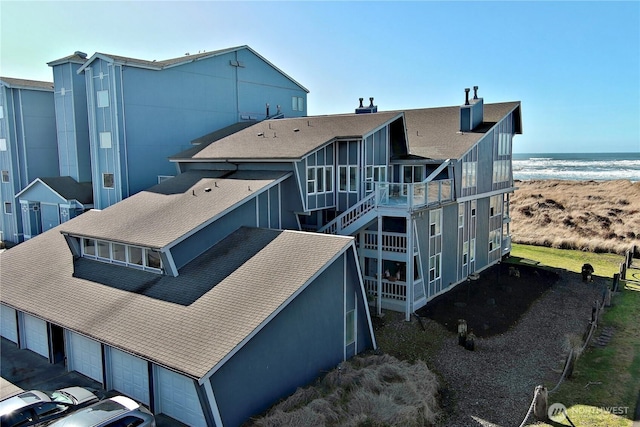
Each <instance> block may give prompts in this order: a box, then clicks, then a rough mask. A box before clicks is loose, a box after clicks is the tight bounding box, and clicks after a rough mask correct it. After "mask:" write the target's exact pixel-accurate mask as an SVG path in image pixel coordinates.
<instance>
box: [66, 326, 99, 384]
mask: <svg viewBox="0 0 640 427" xmlns="http://www.w3.org/2000/svg"><path fill="white" fill-rule="evenodd" d="M69 350H70V352H71V355H70V357H69V360H70V366H69V369H71V370H72V371H78V372H80V373H81V374H83V375H86V376H88V377H89V378H92V379H94V380H96V381H98V382H99V383H102V346H101V345H100V343H99V342H98V341H94V340H92V339H90V338H87V337H85V336H82V335H79V334H76V333H74V332H69Z"/></svg>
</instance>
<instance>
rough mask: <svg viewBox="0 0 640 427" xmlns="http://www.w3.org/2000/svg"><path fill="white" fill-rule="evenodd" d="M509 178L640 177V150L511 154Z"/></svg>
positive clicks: (575, 178) (612, 178) (609, 178)
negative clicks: (511, 169)
mask: <svg viewBox="0 0 640 427" xmlns="http://www.w3.org/2000/svg"><path fill="white" fill-rule="evenodd" d="M513 157H514V159H513V178H514V179H517V180H521V181H524V180H533V179H563V180H577V181H589V180H594V181H609V180H617V179H626V180H630V181H633V182H638V181H640V154H636V153H622V154H612V153H598V154H595V153H593V154H592V153H589V154H584V153H580V154H530V155H524V154H514V156H513Z"/></svg>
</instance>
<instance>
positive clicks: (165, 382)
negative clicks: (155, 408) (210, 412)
mask: <svg viewBox="0 0 640 427" xmlns="http://www.w3.org/2000/svg"><path fill="white" fill-rule="evenodd" d="M157 373H158V394H159V396H158V397H159V399H158V400H159V407H160V408H159V412H161V413H163V414H166V415H169V416H170V417H172V418H175V419H176V420H178V421H181V422H183V423H185V424H188V425H190V426H192V427H200V426H206V425H207V423H206V421H205V419H204V415H203V414H202V408H201V407H200V400H198V395H197V393H196V386H195V384H194V382H193V380H192V379H190V378H187V377H185V376H184V375H180V374H177V373H175V372H173V371H170V370H168V369H164V368H161V367H158V370H157Z"/></svg>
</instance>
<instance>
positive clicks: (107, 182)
mask: <svg viewBox="0 0 640 427" xmlns="http://www.w3.org/2000/svg"><path fill="white" fill-rule="evenodd" d="M113 186H114V183H113V174H112V173H103V174H102V187H104V188H113Z"/></svg>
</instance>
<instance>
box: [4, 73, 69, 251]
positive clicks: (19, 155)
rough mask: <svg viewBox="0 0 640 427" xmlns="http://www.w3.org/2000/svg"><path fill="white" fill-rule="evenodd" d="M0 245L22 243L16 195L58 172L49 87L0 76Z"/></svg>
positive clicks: (19, 213)
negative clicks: (0, 175)
mask: <svg viewBox="0 0 640 427" xmlns="http://www.w3.org/2000/svg"><path fill="white" fill-rule="evenodd" d="M0 171H1V174H2V178H1V180H0V199H1V200H2V208H1V210H0V242H5V241H6V242H12V243H19V242H21V241H22V240H23V231H22V213H21V208H20V204H19V202H18V199H17V198H16V195H17V194H18V193H20V191H22V190H23V189H24V188H25V187H26V186H27V185H28V184H29V183H30V182H31V181H32V180H34V179H35V178H37V177H39V176H54V175H57V173H58V153H57V142H56V122H55V113H54V102H53V84H52V83H49V82H41V81H33V80H23V79H16V78H10V77H0Z"/></svg>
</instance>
